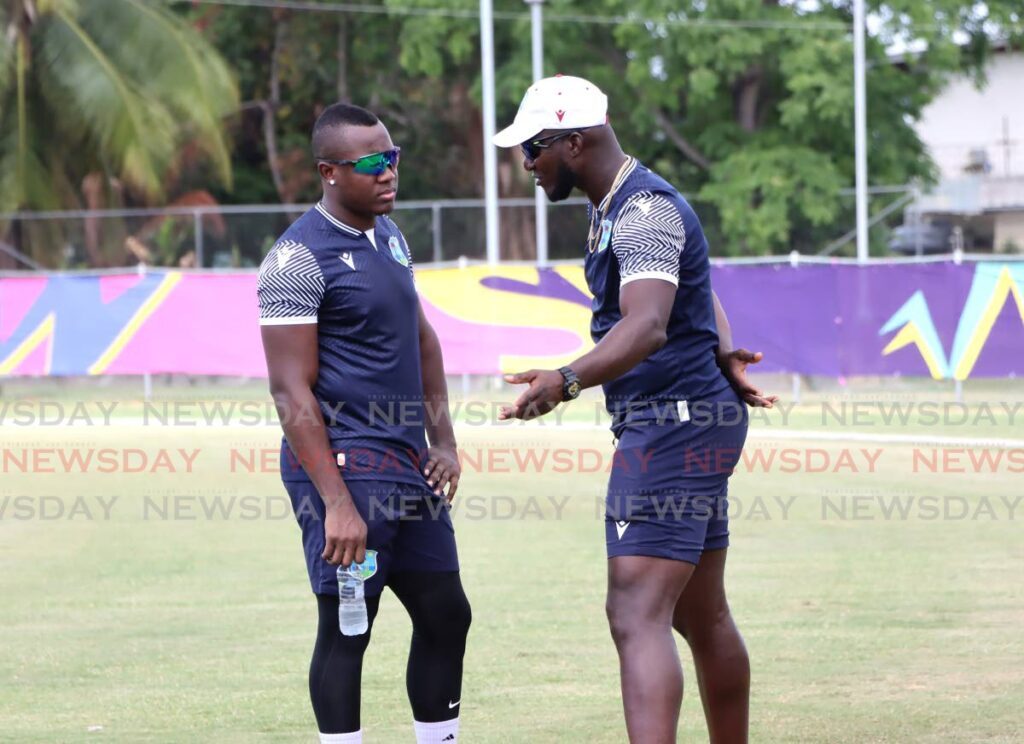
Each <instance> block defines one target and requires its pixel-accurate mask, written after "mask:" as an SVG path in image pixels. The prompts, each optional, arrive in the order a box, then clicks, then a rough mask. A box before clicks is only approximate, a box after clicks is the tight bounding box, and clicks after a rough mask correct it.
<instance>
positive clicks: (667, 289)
mask: <svg viewBox="0 0 1024 744" xmlns="http://www.w3.org/2000/svg"><path fill="white" fill-rule="evenodd" d="M675 296H676V287H675V285H674V284H672V283H671V282H666V281H663V280H661V279H638V280H636V281H633V282H630V283H629V284H626V285H625V286H624V287H622V291H621V293H620V295H619V307H620V309H621V310H622V319H621V320H619V322H618V323H616V324H615V325H614V326H612V328H611V330H609V331H608V333H606V334H605V336H604V338H602V339H601V341H600V342H599V343H598V344H597V346H595V347H594V348H593V349H591V350H590V351H589V352H587V353H586V354H584V355H583V356H581V357H580V358H579V359H577V360H576V361H575V362H573V363H572V364H571V365H569V366H570V367H572V370H573V371H574V372H575V373H576V376H577V377H579V379H580V384H581V385H582V386H583V387H585V388H586V387H593V386H595V385H601V384H603V383H605V382H608V381H610V380H614V379H617V378H619V377H621V376H622V375H624V374H626V372H628V371H629V370H631V369H633V367H635V366H636V365H638V364H639V363H640V362H642V361H643V360H644V359H646V358H647V357H649V356H650V355H651V354H653V353H654V352H656V351H657V350H658V349H660V348H661V347H662V346H664V345H665V343H666V341H667V340H668V335H667V328H668V319H669V316H670V315H671V313H672V305H673V303H674V302H675ZM505 379H506V380H507V381H508V382H511V383H523V382H526V383H529V384H530V387H529V388H527V390H526V391H525V392H524V393H523V394H522V395H521V396H519V399H518V400H516V402H515V403H514V404H513V405H512V406H511V407H505V408H503V409H502V410H501V412H500V413H499V418H502V419H510V418H522V419H531V418H535V417H536V416H541V415H543V414H545V413H547V412H548V411H550V410H551V409H552V408H554V407H555V406H556V405H558V403H559V402H560V401H561V400H562V382H563V379H562V375H561V373H560V372H558V371H557V370H530V371H529V372H523V373H520V374H517V375H506V376H505Z"/></svg>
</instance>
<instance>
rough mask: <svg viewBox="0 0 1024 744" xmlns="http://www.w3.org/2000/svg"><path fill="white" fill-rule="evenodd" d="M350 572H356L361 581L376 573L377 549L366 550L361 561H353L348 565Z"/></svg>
mask: <svg viewBox="0 0 1024 744" xmlns="http://www.w3.org/2000/svg"><path fill="white" fill-rule="evenodd" d="M349 572H350V573H357V572H358V575H359V577H360V578H362V580H363V581H367V580H368V579H369V578H370V577H371V576H373V575H374V574H375V573H377V551H376V550H367V551H366V558H364V559H363V562H362V563H353V564H352V565H350V566H349Z"/></svg>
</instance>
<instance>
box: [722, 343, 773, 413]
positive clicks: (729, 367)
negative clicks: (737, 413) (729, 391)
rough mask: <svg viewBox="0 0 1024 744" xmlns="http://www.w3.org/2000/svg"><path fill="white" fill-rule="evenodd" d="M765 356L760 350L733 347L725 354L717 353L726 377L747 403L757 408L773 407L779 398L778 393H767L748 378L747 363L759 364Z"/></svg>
mask: <svg viewBox="0 0 1024 744" xmlns="http://www.w3.org/2000/svg"><path fill="white" fill-rule="evenodd" d="M763 358H764V354H762V353H761V352H760V351H758V352H752V351H747V350H746V349H733V350H732V351H729V352H726V353H724V354H722V353H719V354H716V359H717V361H718V368H719V369H721V370H722V374H723V375H725V379H727V380H728V381H729V384H730V385H732V387H733V390H735V391H736V393H737V394H738V395H739V396H740V397H741V398H742V399H743V400H744V401H746V403H747V405H749V406H753V407H755V408H771V407H773V406H774V405H775V403H776V401H778V399H779V396H777V395H765V394H764V393H763V392H762V391H761V390H758V389H757V388H756V387H754V386H753V385H751V384H750V381H749V380H747V365H750V364H757V363H758V362H760V361H761V360H762V359H763Z"/></svg>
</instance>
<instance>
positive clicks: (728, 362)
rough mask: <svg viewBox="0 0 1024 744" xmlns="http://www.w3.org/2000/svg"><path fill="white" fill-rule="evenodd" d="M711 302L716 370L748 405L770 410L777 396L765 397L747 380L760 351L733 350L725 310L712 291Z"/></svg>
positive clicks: (762, 356)
mask: <svg viewBox="0 0 1024 744" xmlns="http://www.w3.org/2000/svg"><path fill="white" fill-rule="evenodd" d="M711 301H712V302H713V303H714V305H715V327H716V328H717V329H718V348H717V349H716V350H715V361H716V362H717V363H718V368H719V369H721V370H722V374H723V375H725V379H727V380H728V381H729V384H730V385H732V387H733V389H734V390H735V391H736V393H737V394H738V395H739V396H740V397H741V398H742V399H743V400H744V401H746V403H747V404H748V405H751V406H755V407H761V408H771V407H772V406H774V405H775V402H776V401H778V399H779V396H777V395H765V394H764V393H763V392H762V391H761V390H759V389H758V388H756V387H754V386H753V385H752V384H750V382H749V381H748V380H747V366H748V365H750V364H757V363H758V362H760V361H761V360H762V359H763V358H764V354H762V353H761V352H760V351H757V352H753V351H747V350H746V349H734V348H733V346H732V328H731V327H730V326H729V318H728V317H726V314H725V308H724V307H722V303H721V301H720V300H719V299H718V295H717V294H715V292H714V290H712V291H711Z"/></svg>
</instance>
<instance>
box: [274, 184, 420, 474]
mask: <svg viewBox="0 0 1024 744" xmlns="http://www.w3.org/2000/svg"><path fill="white" fill-rule="evenodd" d="M370 232H371V231H368V232H365V233H364V232H361V231H359V230H357V229H355V228H353V227H350V226H349V225H346V224H344V223H342V222H340V221H339V220H337V219H335V218H334V217H333V216H331V215H330V214H329V213H328V212H327V210H326V209H325V208H324V207H323V205H322V204H317V205H316V206H315V207H314V208H313V209H310V210H309V211H308V212H306V213H305V214H304V215H303V216H302V217H300V218H299V219H298V220H296V221H295V223H293V224H292V225H291V227H289V228H288V229H287V230H286V231H285V233H284V234H283V235H282V236H281V238H280V239H279V240H278V241H277V243H275V244H274V246H273V248H271V250H270V252H269V253H268V254H267V256H266V258H265V259H264V260H263V264H262V265H261V266H260V273H259V281H258V284H257V296H258V298H259V308H260V324H261V325H296V324H303V323H316V324H317V339H318V345H319V363H320V369H319V373H318V375H317V380H316V385H315V386H314V387H313V394H314V396H315V397H316V400H317V402H318V403H319V405H320V410H321V413H322V414H323V417H324V423H325V424H326V426H327V432H328V436H329V438H330V442H331V447H332V449H333V450H334V451H335V452H336V453H339V455H340V457H339V463H340V464H341V465H342V470H341V473H342V477H343V478H344V479H345V480H351V479H354V480H388V481H400V482H408V483H416V484H423V483H424V482H425V481H424V478H423V475H422V469H421V467H420V464H419V463H420V458H422V456H423V453H424V452H425V450H426V446H427V445H426V435H425V431H424V406H423V379H422V375H421V369H420V343H419V299H418V297H417V295H416V288H415V285H414V283H413V272H412V256H411V253H410V251H409V247H408V244H407V243H406V241H405V237H404V236H403V235H402V233H401V231H400V230H399V229H398V226H397V225H395V223H394V222H392V221H391V220H390V219H388V218H387V217H378V218H377V219H376V221H375V223H374V228H373V230H372V233H373V239H372V242H371V237H370V234H369V233H370ZM295 415H296V416H298V415H301V412H297V413H296V414H295ZM281 466H282V477H283V478H284V479H285V480H290V479H292V480H293V479H304V478H305V477H306V475H305V473H304V472H303V471H302V470H301V468H299V467H297V465H296V463H295V458H294V455H292V453H291V450H290V449H289V447H288V444H287V442H286V441H285V442H282V458H281Z"/></svg>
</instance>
